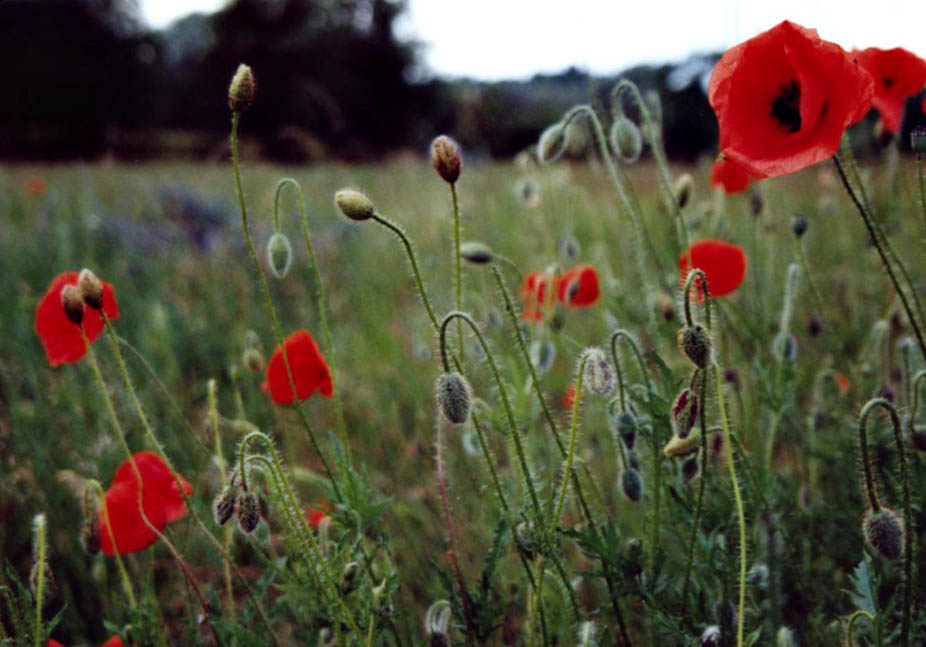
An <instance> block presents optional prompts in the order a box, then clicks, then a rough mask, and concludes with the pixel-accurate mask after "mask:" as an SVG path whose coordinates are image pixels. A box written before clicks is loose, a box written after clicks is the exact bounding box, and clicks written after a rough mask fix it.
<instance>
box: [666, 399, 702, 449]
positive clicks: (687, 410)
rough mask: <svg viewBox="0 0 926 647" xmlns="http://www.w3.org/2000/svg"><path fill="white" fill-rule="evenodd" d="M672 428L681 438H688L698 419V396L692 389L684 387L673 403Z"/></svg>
mask: <svg viewBox="0 0 926 647" xmlns="http://www.w3.org/2000/svg"><path fill="white" fill-rule="evenodd" d="M670 419H671V421H672V429H673V430H674V431H675V434H676V435H677V436H678V437H679V438H687V437H688V434H690V433H691V430H692V429H693V428H694V426H695V423H696V422H697V421H698V396H697V395H696V394H695V392H694V391H692V390H691V389H688V388H685V389H682V390H681V391H680V392H679V394H678V395H677V396H675V401H674V402H673V403H672V410H671V415H670Z"/></svg>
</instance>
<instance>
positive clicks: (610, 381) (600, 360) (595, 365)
mask: <svg viewBox="0 0 926 647" xmlns="http://www.w3.org/2000/svg"><path fill="white" fill-rule="evenodd" d="M582 354H583V355H584V356H585V357H584V360H585V361H584V364H585V382H586V384H587V385H588V389H589V391H591V392H592V393H594V394H596V395H600V396H602V397H605V398H606V397H608V396H610V395H611V394H612V393H614V371H613V370H612V369H611V365H610V364H609V363H608V356H607V355H605V352H604V351H603V350H602V349H600V348H598V347H591V348H586V349H585V351H583V353H582ZM579 361H580V365H581V364H582V359H580V360H579Z"/></svg>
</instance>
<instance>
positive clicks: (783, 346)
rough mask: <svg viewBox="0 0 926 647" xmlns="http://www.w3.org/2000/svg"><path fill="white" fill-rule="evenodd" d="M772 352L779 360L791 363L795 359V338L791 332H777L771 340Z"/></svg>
mask: <svg viewBox="0 0 926 647" xmlns="http://www.w3.org/2000/svg"><path fill="white" fill-rule="evenodd" d="M772 352H773V353H774V354H775V357H776V358H777V359H778V361H779V362H787V363H789V364H793V363H794V362H795V361H796V360H797V338H796V337H795V336H794V335H792V334H791V333H787V334H784V333H778V334H777V335H775V339H774V340H772Z"/></svg>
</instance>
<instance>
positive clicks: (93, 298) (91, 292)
mask: <svg viewBox="0 0 926 647" xmlns="http://www.w3.org/2000/svg"><path fill="white" fill-rule="evenodd" d="M77 286H78V287H79V288H80V296H81V298H83V300H84V303H86V304H87V305H88V306H90V307H91V308H93V309H94V310H99V309H100V308H102V307H103V284H102V283H100V279H98V278H97V276H96V274H94V273H93V272H92V271H91V270H88V269H86V268H84V269H82V270H81V271H80V274H79V275H78V277H77Z"/></svg>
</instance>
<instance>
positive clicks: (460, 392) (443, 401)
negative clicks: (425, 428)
mask: <svg viewBox="0 0 926 647" xmlns="http://www.w3.org/2000/svg"><path fill="white" fill-rule="evenodd" d="M435 390H436V391H437V406H438V407H439V408H440V410H441V413H443V414H444V417H445V418H447V420H449V421H450V422H452V423H454V424H456V425H461V424H463V423H464V422H466V420H467V418H469V403H470V392H469V384H467V382H466V378H464V377H463V376H462V375H460V374H459V373H457V372H452V373H444V374H442V375H441V376H440V377H439V378H437V384H436V386H435Z"/></svg>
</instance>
